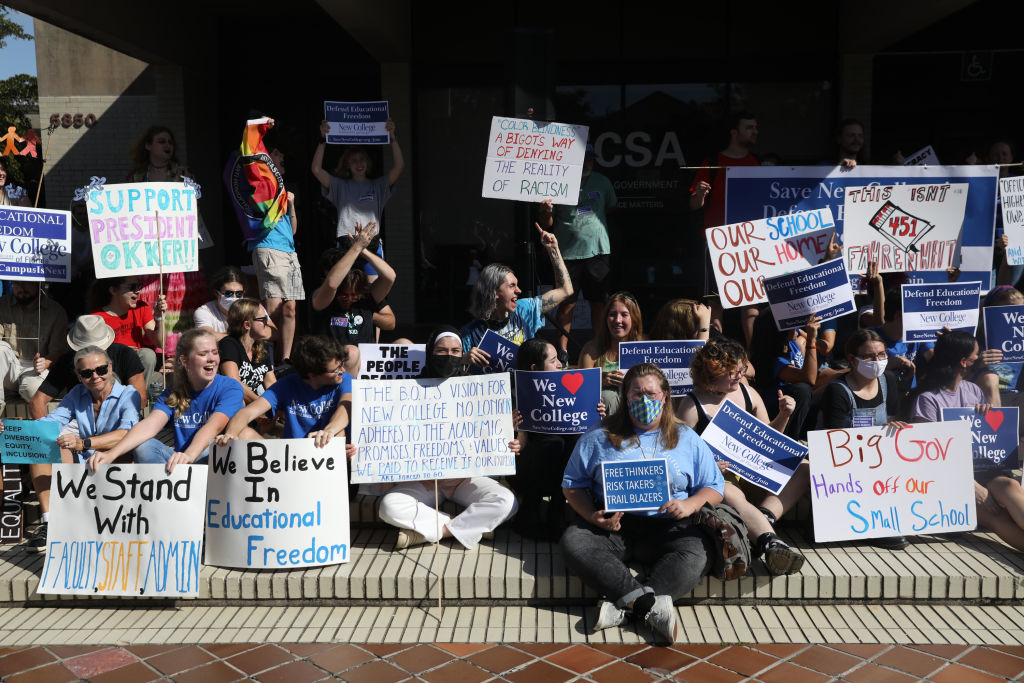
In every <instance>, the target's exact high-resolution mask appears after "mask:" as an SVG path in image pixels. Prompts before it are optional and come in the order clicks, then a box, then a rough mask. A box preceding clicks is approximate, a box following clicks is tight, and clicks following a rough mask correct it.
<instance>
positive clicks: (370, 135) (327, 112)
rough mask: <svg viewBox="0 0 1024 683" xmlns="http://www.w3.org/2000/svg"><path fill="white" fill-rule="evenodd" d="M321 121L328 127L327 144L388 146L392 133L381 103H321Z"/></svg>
mask: <svg viewBox="0 0 1024 683" xmlns="http://www.w3.org/2000/svg"><path fill="white" fill-rule="evenodd" d="M324 118H325V119H326V120H327V123H328V125H329V126H330V132H328V133H327V144H329V145H387V144H389V143H390V142H391V134H390V133H389V132H388V130H387V128H385V126H386V125H387V122H388V103H387V101H386V100H385V101H383V102H324Z"/></svg>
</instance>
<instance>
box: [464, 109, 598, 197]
mask: <svg viewBox="0 0 1024 683" xmlns="http://www.w3.org/2000/svg"><path fill="white" fill-rule="evenodd" d="M587 132H588V129H587V127H586V126H577V125H573V124H568V123H555V122H553V121H534V120H533V119H513V118H508V117H505V116H495V117H493V118H492V119H491V134H490V137H489V138H488V140H487V162H486V165H485V166H484V184H483V191H482V192H483V196H484V197H491V198H494V199H518V200H522V201H525V202H542V201H544V200H545V199H550V200H551V201H552V202H553V203H555V204H567V205H569V206H575V205H576V204H577V202H578V201H579V191H580V179H581V178H582V176H583V156H584V154H586V147H587Z"/></svg>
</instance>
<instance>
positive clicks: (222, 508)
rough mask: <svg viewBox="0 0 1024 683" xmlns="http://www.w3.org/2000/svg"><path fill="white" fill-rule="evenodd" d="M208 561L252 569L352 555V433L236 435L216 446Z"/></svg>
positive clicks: (212, 465)
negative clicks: (318, 438)
mask: <svg viewBox="0 0 1024 683" xmlns="http://www.w3.org/2000/svg"><path fill="white" fill-rule="evenodd" d="M206 540H207V545H206V564H212V565H216V566H218V567H241V568H247V569H291V568H294V567H319V566H322V565H328V564H341V563H343V562H348V561H349V559H350V558H349V547H350V546H349V518H348V476H347V474H346V471H345V439H344V438H342V437H335V438H333V439H331V441H330V442H328V444H327V445H326V446H324V447H323V448H317V447H316V446H314V445H313V439H269V440H266V441H232V442H231V443H230V444H228V445H227V446H224V447H222V446H217V445H216V444H215V445H214V446H213V447H212V448H211V450H210V481H209V486H208V487H207V504H206Z"/></svg>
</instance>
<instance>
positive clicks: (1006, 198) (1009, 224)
mask: <svg viewBox="0 0 1024 683" xmlns="http://www.w3.org/2000/svg"><path fill="white" fill-rule="evenodd" d="M999 199H1000V204H1001V205H1002V209H1003V232H1005V233H1006V236H1007V237H1008V238H1009V240H1010V243H1009V245H1007V247H1006V262H1007V263H1009V264H1010V265H1011V266H1019V265H1021V264H1024V177H1022V176H1011V177H1009V178H1000V179H999Z"/></svg>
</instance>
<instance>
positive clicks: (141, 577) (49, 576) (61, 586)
mask: <svg viewBox="0 0 1024 683" xmlns="http://www.w3.org/2000/svg"><path fill="white" fill-rule="evenodd" d="M206 471H207V467H206V465H178V466H177V467H175V468H174V472H172V473H171V474H167V472H166V471H165V468H164V466H163V465H101V466H100V468H99V471H98V472H96V473H95V474H94V473H92V472H90V471H89V469H88V468H87V467H86V466H85V465H78V464H75V465H70V464H58V465H54V466H53V488H52V489H51V490H50V526H49V530H48V535H47V548H46V564H44V565H43V574H42V576H41V577H40V579H39V588H38V589H37V591H38V592H39V593H58V594H63V595H70V594H79V595H125V596H128V595H134V596H144V597H154V596H157V597H190V598H195V597H199V567H200V564H201V563H202V559H203V507H204V506H205V504H206Z"/></svg>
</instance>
